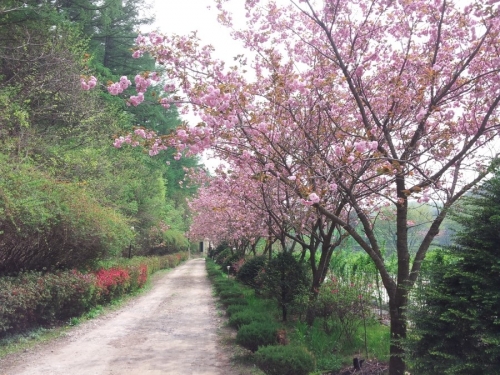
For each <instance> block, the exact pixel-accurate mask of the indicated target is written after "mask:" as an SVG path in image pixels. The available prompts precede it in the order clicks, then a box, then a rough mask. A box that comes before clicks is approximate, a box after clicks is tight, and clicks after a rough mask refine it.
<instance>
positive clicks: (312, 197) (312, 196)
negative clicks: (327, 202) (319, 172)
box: [308, 193, 320, 203]
mask: <svg viewBox="0 0 500 375" xmlns="http://www.w3.org/2000/svg"><path fill="white" fill-rule="evenodd" d="M308 199H309V201H311V202H312V203H318V202H319V201H320V198H319V197H318V195H317V194H316V193H311V194H309V197H308Z"/></svg>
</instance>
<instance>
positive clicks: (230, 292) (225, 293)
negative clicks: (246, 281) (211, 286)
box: [219, 288, 245, 299]
mask: <svg viewBox="0 0 500 375" xmlns="http://www.w3.org/2000/svg"><path fill="white" fill-rule="evenodd" d="M219 298H220V299H230V298H245V295H244V294H243V292H242V291H241V290H239V289H236V288H230V289H226V290H222V291H220V293H219Z"/></svg>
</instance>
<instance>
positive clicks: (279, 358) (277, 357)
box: [254, 345, 316, 375]
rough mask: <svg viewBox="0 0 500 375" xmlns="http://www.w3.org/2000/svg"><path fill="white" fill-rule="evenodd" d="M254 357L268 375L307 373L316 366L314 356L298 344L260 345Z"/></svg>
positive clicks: (302, 374) (304, 374) (299, 374)
mask: <svg viewBox="0 0 500 375" xmlns="http://www.w3.org/2000/svg"><path fill="white" fill-rule="evenodd" d="M254 359H255V361H256V362H257V366H259V368H260V369H261V370H262V371H264V372H265V373H266V374H268V375H307V374H309V373H310V372H313V371H314V370H315V368H316V364H315V359H314V356H313V355H312V354H311V353H310V352H309V351H308V350H307V349H306V348H304V347H299V346H289V345H286V346H282V345H278V346H266V347H262V348H260V349H259V350H257V352H256V353H255V356H254Z"/></svg>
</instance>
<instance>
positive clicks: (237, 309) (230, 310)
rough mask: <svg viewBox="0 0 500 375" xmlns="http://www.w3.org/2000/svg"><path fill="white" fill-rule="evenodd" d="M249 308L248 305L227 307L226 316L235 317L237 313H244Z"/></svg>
mask: <svg viewBox="0 0 500 375" xmlns="http://www.w3.org/2000/svg"><path fill="white" fill-rule="evenodd" d="M247 308H248V307H247V305H231V306H228V307H227V309H226V314H227V315H229V316H233V315H234V314H236V313H237V312H240V311H244V310H245V309H247Z"/></svg>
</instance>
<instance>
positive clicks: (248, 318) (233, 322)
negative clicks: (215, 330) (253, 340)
mask: <svg viewBox="0 0 500 375" xmlns="http://www.w3.org/2000/svg"><path fill="white" fill-rule="evenodd" d="M233 306H237V305H233ZM268 320H269V316H268V315H267V314H266V313H262V312H256V311H253V310H249V309H246V310H241V311H238V312H236V313H234V314H232V315H231V317H230V318H229V325H230V326H232V327H235V328H237V329H239V328H240V327H241V326H243V325H246V324H250V323H252V322H266V321H268Z"/></svg>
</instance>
